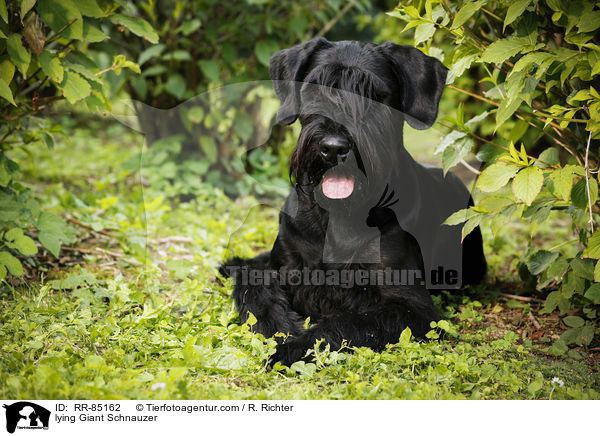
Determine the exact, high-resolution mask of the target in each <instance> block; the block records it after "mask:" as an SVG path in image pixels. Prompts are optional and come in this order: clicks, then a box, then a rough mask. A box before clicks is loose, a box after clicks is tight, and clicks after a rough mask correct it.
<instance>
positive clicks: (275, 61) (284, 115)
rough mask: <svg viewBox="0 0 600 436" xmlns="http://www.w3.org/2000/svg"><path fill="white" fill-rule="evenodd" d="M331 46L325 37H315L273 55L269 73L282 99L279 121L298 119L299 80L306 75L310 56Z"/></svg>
mask: <svg viewBox="0 0 600 436" xmlns="http://www.w3.org/2000/svg"><path fill="white" fill-rule="evenodd" d="M331 46H332V44H331V43H330V42H329V41H327V40H326V39H325V38H315V39H312V40H310V41H308V42H305V43H302V44H298V45H295V46H294V47H291V48H288V49H285V50H281V51H279V52H277V53H275V54H274V55H273V56H271V59H270V61H269V73H270V75H271V79H272V80H273V86H274V88H275V93H276V94H277V96H278V97H279V101H280V108H279V111H278V112H277V122H278V123H280V124H292V123H293V122H294V121H296V119H297V118H298V114H299V112H300V86H299V82H302V80H303V79H304V77H306V73H307V67H308V64H309V63H310V58H311V56H313V55H314V54H315V53H317V52H319V51H320V50H323V49H324V48H328V47H331Z"/></svg>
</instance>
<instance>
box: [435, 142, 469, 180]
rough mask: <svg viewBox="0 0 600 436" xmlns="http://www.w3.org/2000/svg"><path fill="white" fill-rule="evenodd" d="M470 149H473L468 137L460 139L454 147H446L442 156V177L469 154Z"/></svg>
mask: <svg viewBox="0 0 600 436" xmlns="http://www.w3.org/2000/svg"><path fill="white" fill-rule="evenodd" d="M471 148H473V140H472V139H471V138H468V137H465V138H461V139H459V140H458V141H456V143H455V144H454V145H452V146H450V147H447V148H446V149H445V150H444V154H443V155H442V167H443V169H444V175H446V173H447V172H448V170H449V169H450V168H452V167H454V166H455V165H456V164H458V163H459V162H460V161H461V160H463V159H464V158H465V156H467V155H468V154H469V152H470V151H471Z"/></svg>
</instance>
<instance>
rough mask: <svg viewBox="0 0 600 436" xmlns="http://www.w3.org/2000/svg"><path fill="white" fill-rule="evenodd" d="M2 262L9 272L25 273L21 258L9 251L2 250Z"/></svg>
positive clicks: (0, 262) (13, 273)
mask: <svg viewBox="0 0 600 436" xmlns="http://www.w3.org/2000/svg"><path fill="white" fill-rule="evenodd" d="M0 264H2V265H4V266H5V267H6V269H7V270H8V272H9V273H11V274H12V275H14V276H22V275H23V265H22V264H21V262H20V261H19V259H17V258H16V257H14V256H13V255H12V254H10V253H9V252H7V251H0Z"/></svg>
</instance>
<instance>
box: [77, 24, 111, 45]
mask: <svg viewBox="0 0 600 436" xmlns="http://www.w3.org/2000/svg"><path fill="white" fill-rule="evenodd" d="M107 38H108V35H106V34H105V33H104V32H102V31H100V30H98V29H97V28H95V27H94V26H92V25H91V24H90V23H88V22H87V21H84V22H83V40H84V41H85V42H88V43H90V42H101V41H104V40H105V39H107Z"/></svg>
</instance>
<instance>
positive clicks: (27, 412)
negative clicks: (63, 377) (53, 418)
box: [3, 401, 50, 433]
mask: <svg viewBox="0 0 600 436" xmlns="http://www.w3.org/2000/svg"><path fill="white" fill-rule="evenodd" d="M3 407H4V408H5V409H6V431H8V432H9V433H14V432H15V430H16V429H17V428H19V429H21V428H23V429H30V430H31V429H48V424H49V422H50V411H49V410H48V409H46V408H44V407H42V406H38V405H37V404H35V403H30V402H29V401H19V402H17V403H13V404H10V405H6V404H5V405H4V406H3Z"/></svg>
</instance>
